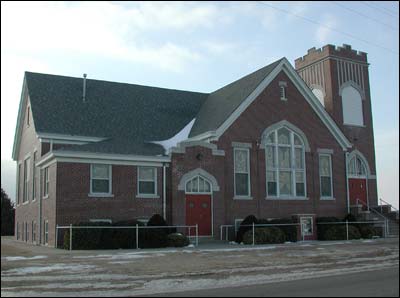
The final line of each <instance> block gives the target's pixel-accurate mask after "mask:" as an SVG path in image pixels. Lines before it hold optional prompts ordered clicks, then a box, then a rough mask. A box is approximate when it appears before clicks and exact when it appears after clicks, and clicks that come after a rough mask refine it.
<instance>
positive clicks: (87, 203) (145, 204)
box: [57, 162, 162, 225]
mask: <svg viewBox="0 0 400 298" xmlns="http://www.w3.org/2000/svg"><path fill="white" fill-rule="evenodd" d="M157 188H158V189H157V194H158V195H159V198H137V167H136V166H124V165H112V194H113V195H114V196H113V197H105V198H102V197H89V196H88V194H89V192H90V164H89V163H66V162H60V163H57V223H58V224H59V225H69V224H71V223H72V224H76V223H79V222H82V221H89V220H90V219H111V220H112V221H113V222H115V221H119V220H128V219H137V218H150V217H151V216H152V215H153V214H155V213H159V214H161V215H162V168H157Z"/></svg>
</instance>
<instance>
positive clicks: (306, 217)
mask: <svg viewBox="0 0 400 298" xmlns="http://www.w3.org/2000/svg"><path fill="white" fill-rule="evenodd" d="M302 219H311V233H307V234H303V225H302V223H301V221H302ZM300 227H301V236H312V235H314V219H313V217H312V216H301V217H300Z"/></svg>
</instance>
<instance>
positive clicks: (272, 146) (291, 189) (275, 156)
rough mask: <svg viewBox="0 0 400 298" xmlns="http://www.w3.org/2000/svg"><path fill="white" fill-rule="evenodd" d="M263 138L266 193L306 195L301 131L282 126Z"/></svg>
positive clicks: (282, 195)
mask: <svg viewBox="0 0 400 298" xmlns="http://www.w3.org/2000/svg"><path fill="white" fill-rule="evenodd" d="M264 140H265V141H264V144H265V149H266V150H265V152H266V158H265V160H266V171H267V172H266V175H267V196H269V197H305V196H306V167H305V146H304V141H303V140H302V138H301V137H300V135H298V134H297V133H295V132H294V131H292V130H291V129H290V128H288V127H286V126H283V127H280V128H277V129H275V130H273V131H271V132H268V134H267V135H266V137H265V139H264Z"/></svg>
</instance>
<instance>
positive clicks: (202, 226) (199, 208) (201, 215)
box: [186, 194, 212, 236]
mask: <svg viewBox="0 0 400 298" xmlns="http://www.w3.org/2000/svg"><path fill="white" fill-rule="evenodd" d="M196 224H197V225H199V236H211V234H212V233H211V195H188V194H187V195H186V225H188V226H195V225H196ZM193 231H194V229H191V232H192V233H193Z"/></svg>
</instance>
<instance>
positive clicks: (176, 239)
mask: <svg viewBox="0 0 400 298" xmlns="http://www.w3.org/2000/svg"><path fill="white" fill-rule="evenodd" d="M167 241H168V246H169V247H184V246H188V245H189V244H190V241H189V238H188V237H186V236H185V235H182V234H181V233H172V234H169V235H168V237H167Z"/></svg>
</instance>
